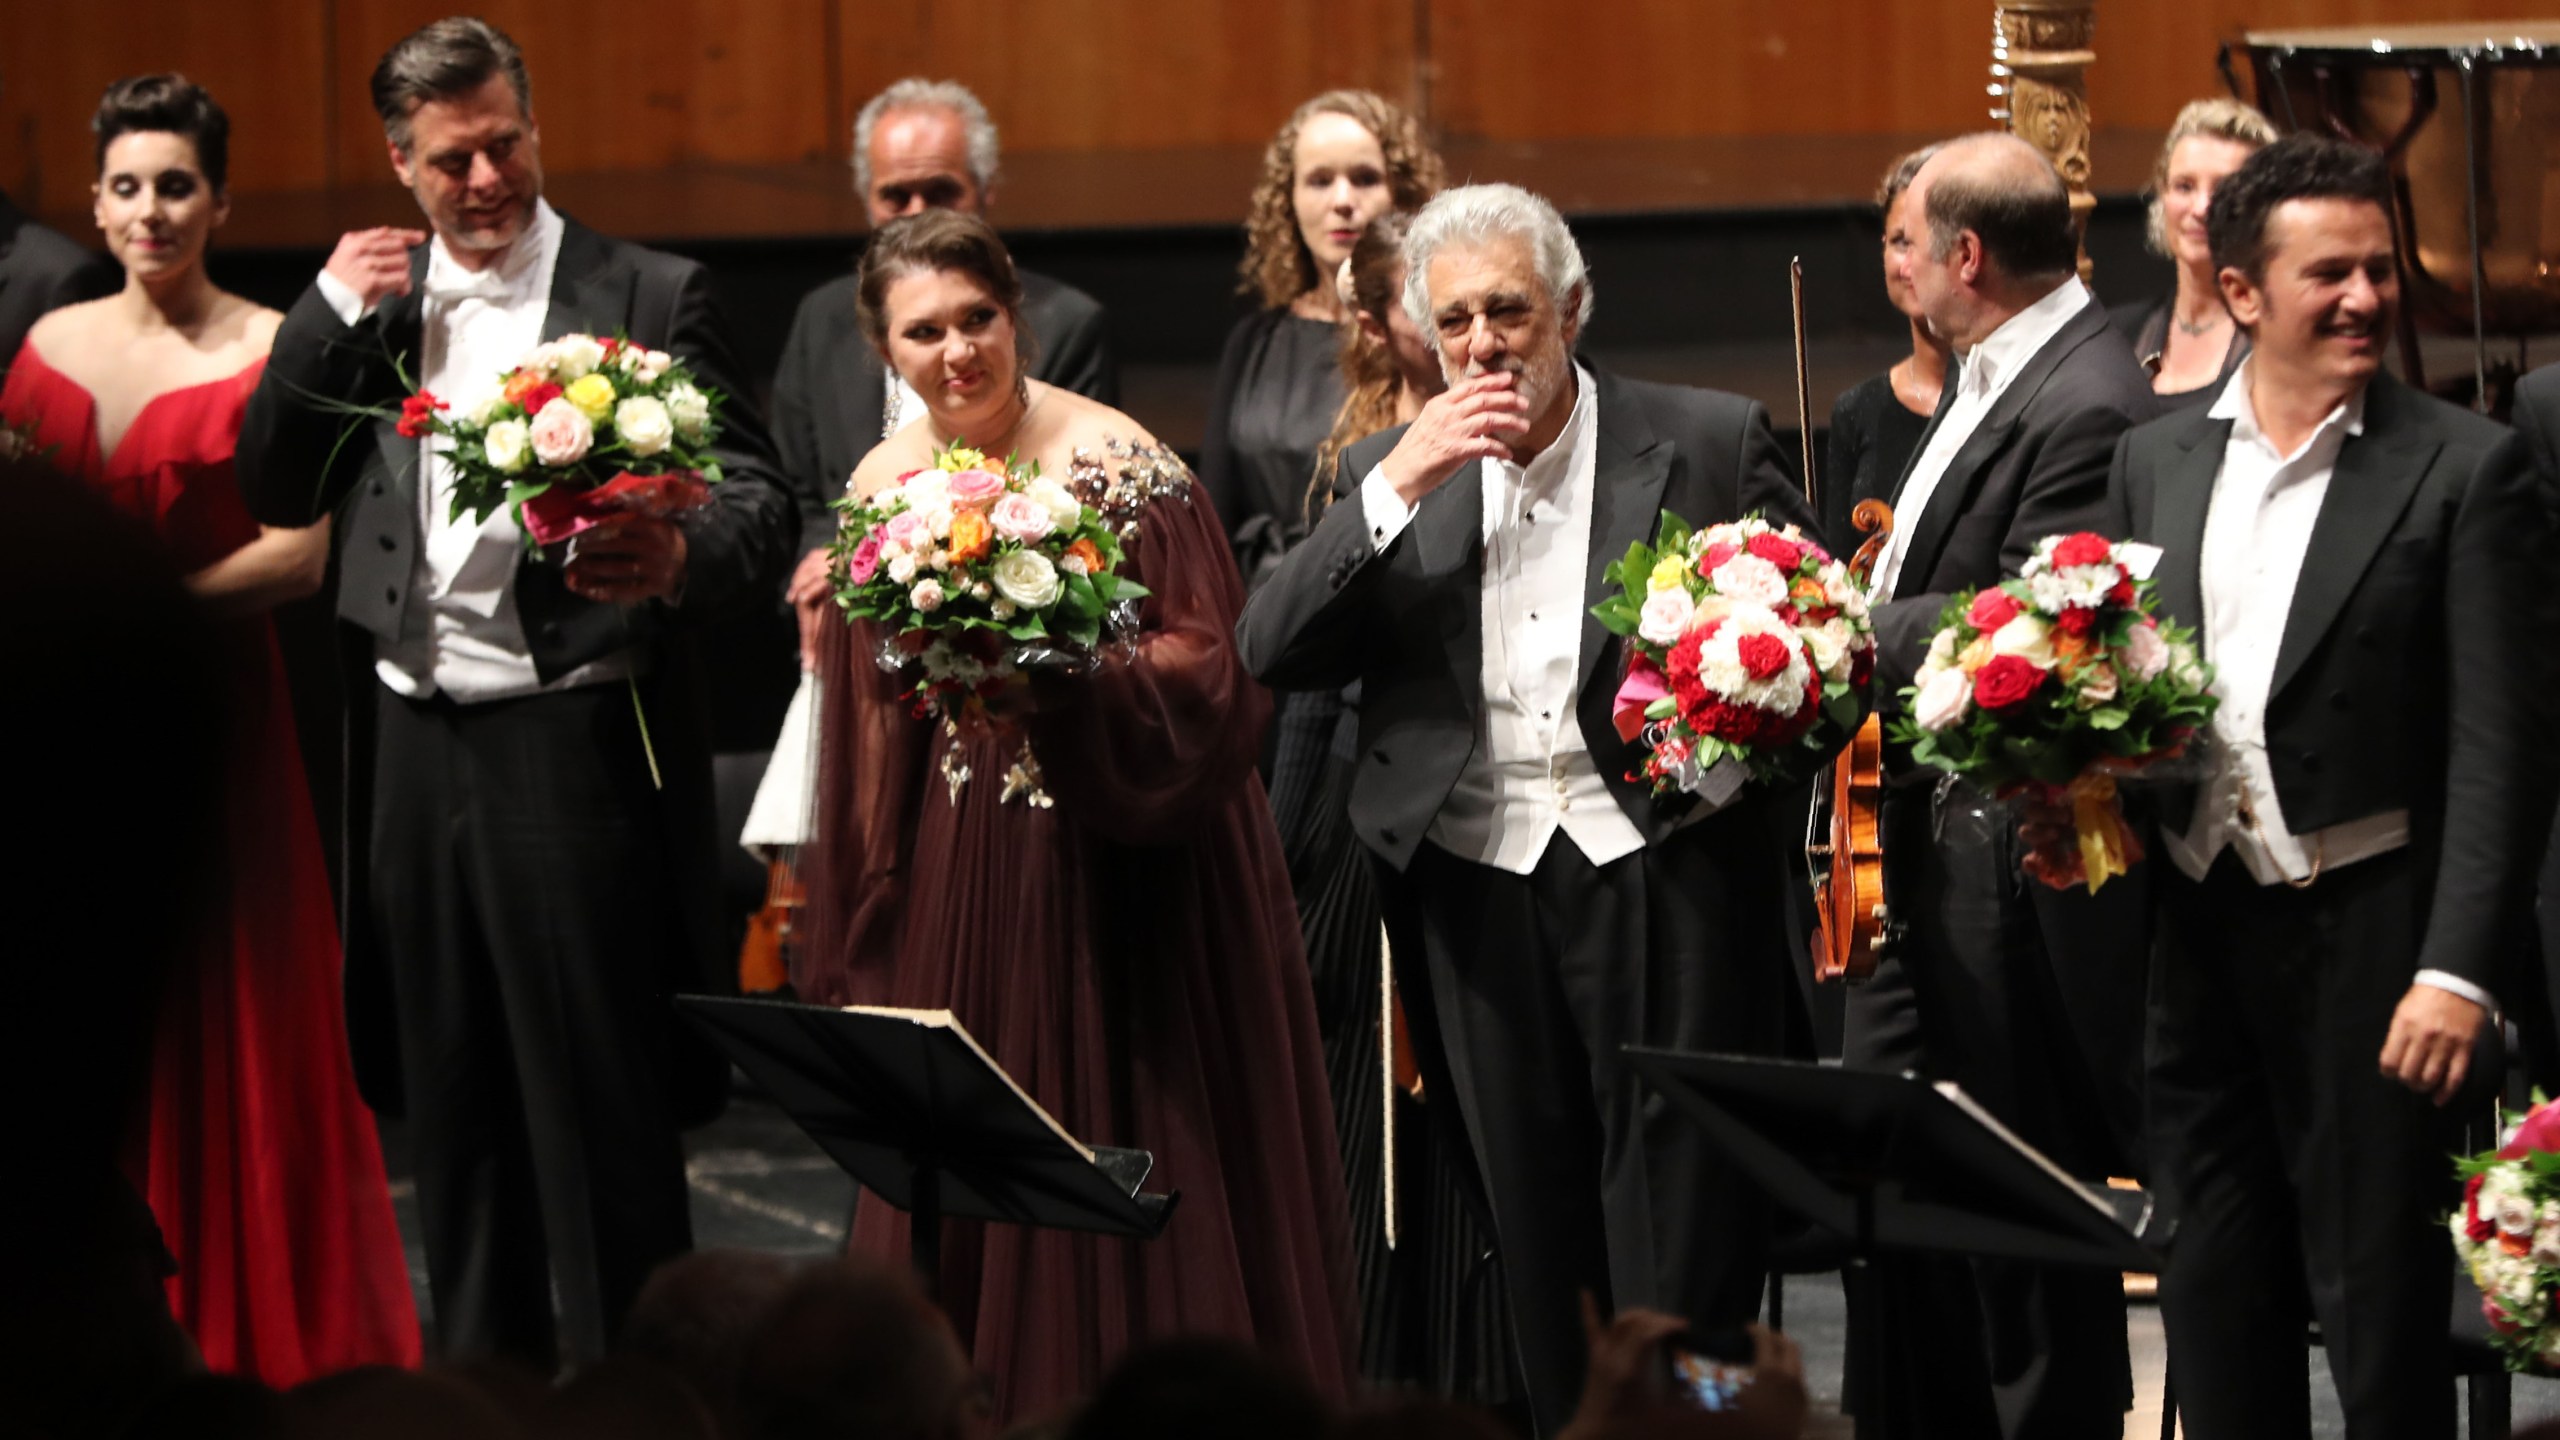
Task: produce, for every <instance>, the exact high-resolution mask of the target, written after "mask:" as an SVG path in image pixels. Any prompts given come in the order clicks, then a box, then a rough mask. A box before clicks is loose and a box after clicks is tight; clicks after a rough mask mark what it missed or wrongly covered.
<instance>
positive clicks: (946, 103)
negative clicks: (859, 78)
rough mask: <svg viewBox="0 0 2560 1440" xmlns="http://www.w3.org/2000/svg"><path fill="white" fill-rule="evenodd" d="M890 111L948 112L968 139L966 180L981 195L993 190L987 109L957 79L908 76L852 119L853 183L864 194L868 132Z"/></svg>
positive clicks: (992, 137)
mask: <svg viewBox="0 0 2560 1440" xmlns="http://www.w3.org/2000/svg"><path fill="white" fill-rule="evenodd" d="M893 110H948V111H950V112H951V113H953V114H955V115H957V116H959V117H960V127H961V129H963V130H965V131H967V132H968V137H969V178H970V179H972V180H974V181H976V182H977V184H978V190H979V192H980V193H981V194H983V193H985V192H986V191H988V190H991V189H993V188H995V183H996V122H995V121H993V120H991V119H989V118H987V107H986V106H984V105H982V104H980V103H979V102H978V97H977V96H975V95H972V94H970V93H969V87H968V86H966V85H963V84H961V83H960V82H959V81H957V80H927V79H925V78H923V77H922V76H913V75H911V76H909V77H907V78H906V79H904V80H901V81H899V82H898V83H897V84H895V85H892V86H890V87H889V88H888V89H886V90H883V91H881V92H880V93H879V94H877V95H874V96H872V97H871V99H870V101H869V103H867V104H865V105H864V106H863V107H862V113H861V114H859V115H856V116H854V117H853V181H854V184H855V186H856V187H857V188H859V189H860V190H861V191H862V193H863V194H864V195H866V196H867V195H869V194H870V193H871V133H872V132H873V131H874V130H877V129H879V128H880V120H881V117H882V116H885V115H887V114H888V113H889V112H891V111H893Z"/></svg>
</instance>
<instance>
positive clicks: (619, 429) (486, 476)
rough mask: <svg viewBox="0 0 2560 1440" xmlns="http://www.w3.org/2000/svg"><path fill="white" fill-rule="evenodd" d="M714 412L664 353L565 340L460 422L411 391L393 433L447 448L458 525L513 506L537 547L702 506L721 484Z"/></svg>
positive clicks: (545, 346) (708, 393) (521, 365)
mask: <svg viewBox="0 0 2560 1440" xmlns="http://www.w3.org/2000/svg"><path fill="white" fill-rule="evenodd" d="M721 401H722V397H721V395H720V394H719V392H717V391H715V390H711V389H709V388H706V387H705V386H704V385H703V384H702V383H701V382H700V381H698V380H697V379H695V378H694V375H693V372H692V371H691V370H690V369H688V368H687V367H686V366H685V364H684V362H682V361H680V360H678V359H676V358H675V357H674V356H672V355H669V354H668V353H667V352H665V351H664V350H652V349H650V348H649V347H647V346H645V345H637V344H634V343H632V342H631V341H628V340H623V339H618V338H607V339H598V338H596V337H595V336H593V335H563V336H561V337H560V338H559V339H557V340H546V341H544V342H543V343H541V344H539V345H536V346H534V347H533V349H532V350H530V351H529V352H527V353H526V355H525V357H524V358H523V359H522V360H519V361H517V362H516V363H515V364H514V365H513V366H511V367H509V368H508V369H507V370H506V372H505V373H503V374H501V375H498V376H496V377H494V379H493V380H492V382H491V384H490V387H489V388H488V390H487V391H486V392H484V393H483V394H481V395H480V396H479V397H478V398H476V399H473V400H471V401H469V402H468V403H467V404H466V405H465V406H464V408H463V409H461V410H459V411H457V410H455V409H454V407H453V406H452V405H450V404H448V403H447V402H446V401H445V400H443V399H441V398H439V397H437V396H436V395H435V394H433V393H432V392H430V391H427V390H423V389H422V390H419V391H417V392H416V393H414V394H412V395H411V396H410V397H409V398H408V399H407V400H406V401H404V402H402V404H401V406H400V421H399V429H400V433H401V434H403V435H405V436H408V437H409V438H411V439H423V438H426V437H428V436H436V437H440V438H441V439H442V440H443V441H444V456H445V464H446V466H447V468H448V470H449V472H450V474H451V475H452V478H453V516H454V518H455V519H460V518H461V517H462V516H464V515H469V516H471V517H472V519H473V520H474V522H478V521H484V520H486V519H488V518H489V516H490V515H491V514H493V513H494V512H495V511H496V510H497V509H498V507H499V506H501V505H511V506H514V507H515V510H516V518H517V520H518V522H519V523H520V524H521V525H522V526H523V528H524V533H525V537H526V539H527V541H528V542H530V543H531V544H532V545H534V546H536V547H539V546H544V545H551V544H555V543H557V542H559V541H562V540H566V539H569V538H570V537H571V536H574V535H576V534H578V533H579V532H581V531H583V530H587V529H590V528H592V527H594V526H595V525H597V524H599V523H602V522H603V521H604V520H605V519H606V518H608V517H609V516H612V515H616V514H644V515H653V516H657V517H660V518H666V517H669V516H674V515H678V514H682V513H683V512H684V511H687V510H691V509H694V508H697V507H699V506H701V505H704V504H707V503H709V501H710V498H711V492H710V487H711V486H713V485H716V484H718V483H720V478H721V477H720V462H719V461H718V460H717V459H715V458H713V456H712V454H711V448H710V447H711V442H712V441H713V440H714V439H716V438H718V436H719V434H720V419H719V411H720V405H721Z"/></svg>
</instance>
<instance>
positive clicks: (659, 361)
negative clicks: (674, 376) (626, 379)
mask: <svg viewBox="0 0 2560 1440" xmlns="http://www.w3.org/2000/svg"><path fill="white" fill-rule="evenodd" d="M614 358H616V359H618V360H620V361H621V362H622V368H623V369H625V370H628V371H630V372H631V378H632V379H634V380H637V381H639V382H640V383H641V384H643V385H655V384H657V383H658V381H659V379H660V378H661V377H662V376H664V375H665V374H666V373H667V371H668V369H669V368H671V367H672V366H673V365H674V364H675V363H676V357H674V356H673V355H670V354H668V353H667V352H666V351H664V350H651V349H649V348H647V347H646V346H642V345H625V346H623V347H622V353H621V354H619V355H617V356H616V357H614Z"/></svg>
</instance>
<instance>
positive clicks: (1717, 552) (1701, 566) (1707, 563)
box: [1698, 540, 1742, 575]
mask: <svg viewBox="0 0 2560 1440" xmlns="http://www.w3.org/2000/svg"><path fill="white" fill-rule="evenodd" d="M1741 553H1742V551H1741V549H1740V548H1739V547H1737V546H1735V545H1734V544H1733V542H1732V541H1729V540H1719V541H1717V542H1716V543H1714V544H1713V545H1710V546H1708V547H1707V553H1705V554H1704V555H1701V556H1699V557H1698V573H1699V574H1701V575H1712V574H1714V573H1715V571H1716V567H1717V566H1719V565H1722V564H1723V563H1724V562H1726V561H1727V560H1730V559H1732V558H1733V557H1734V556H1736V555H1739V554H1741Z"/></svg>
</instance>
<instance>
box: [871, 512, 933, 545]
mask: <svg viewBox="0 0 2560 1440" xmlns="http://www.w3.org/2000/svg"><path fill="white" fill-rule="evenodd" d="M879 533H880V535H881V536H882V538H884V539H886V540H887V541H888V542H889V543H890V544H892V545H895V546H897V547H898V548H899V549H901V550H921V549H923V548H924V547H925V545H926V544H927V543H928V542H929V541H931V540H932V538H933V522H931V521H929V520H927V519H925V518H924V517H923V516H922V515H919V514H917V513H916V512H914V511H913V510H901V511H899V512H898V513H897V514H895V515H892V516H890V517H889V522H888V523H887V524H885V525H883V526H881V527H880V531H879Z"/></svg>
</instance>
